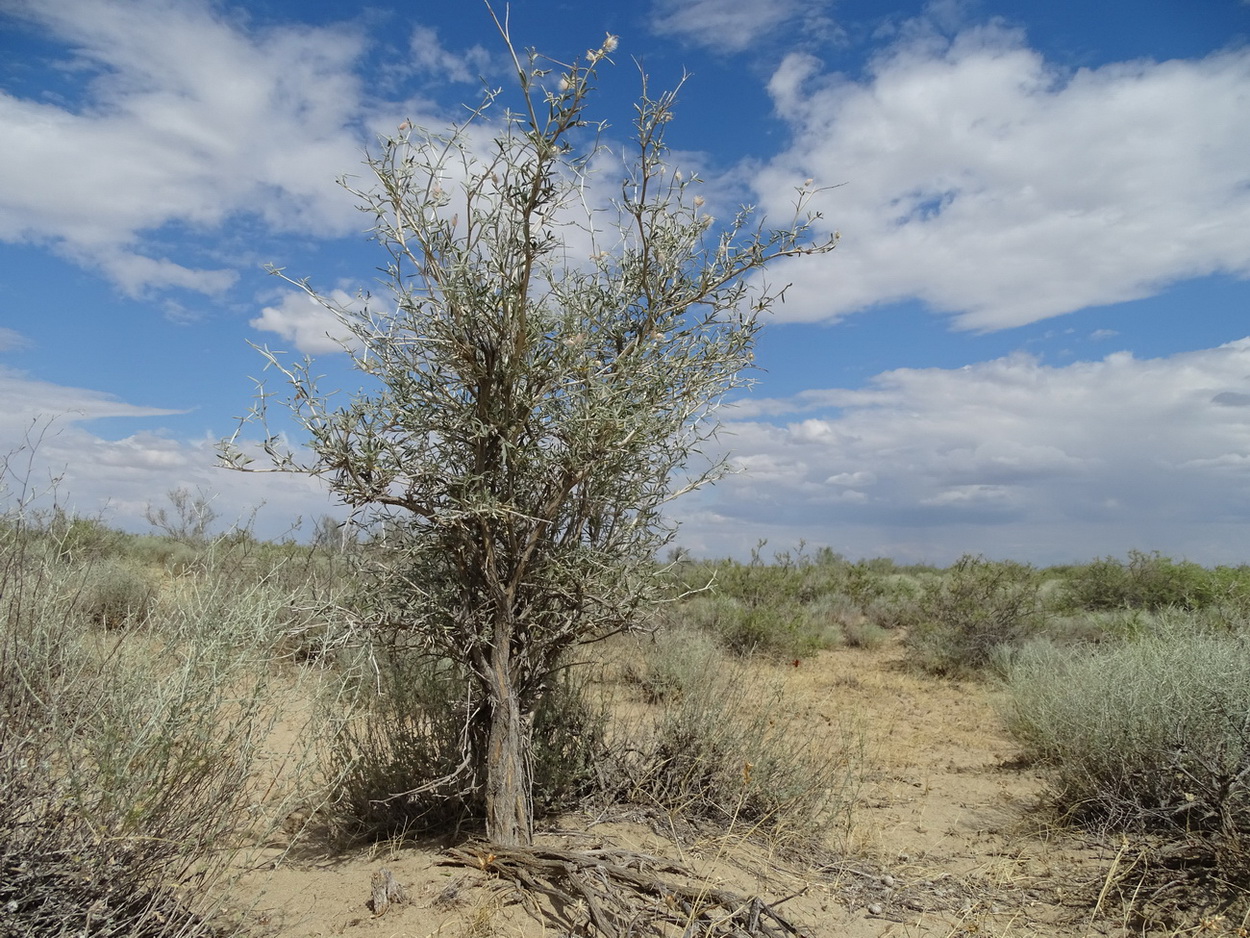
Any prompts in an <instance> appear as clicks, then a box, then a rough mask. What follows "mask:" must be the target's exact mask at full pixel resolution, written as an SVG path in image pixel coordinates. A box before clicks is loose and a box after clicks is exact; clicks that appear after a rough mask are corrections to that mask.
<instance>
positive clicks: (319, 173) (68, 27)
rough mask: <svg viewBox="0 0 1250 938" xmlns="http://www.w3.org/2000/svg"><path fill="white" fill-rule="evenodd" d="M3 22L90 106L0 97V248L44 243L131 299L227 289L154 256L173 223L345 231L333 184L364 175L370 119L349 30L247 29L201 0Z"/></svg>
mask: <svg viewBox="0 0 1250 938" xmlns="http://www.w3.org/2000/svg"><path fill="white" fill-rule="evenodd" d="M4 12H5V13H8V14H9V15H12V16H16V17H18V18H20V19H21V20H24V21H25V22H26V23H27V24H28V25H29V26H31V27H32V28H35V29H38V30H40V31H41V32H43V33H45V34H46V35H48V36H49V37H51V38H52V39H54V40H55V41H57V42H60V43H63V44H65V45H67V46H69V47H70V48H71V49H72V50H73V56H74V58H73V60H72V61H70V62H68V63H67V64H65V65H64V66H63V67H64V68H65V69H67V70H68V72H69V73H70V74H72V76H73V77H74V79H75V80H80V79H81V78H82V76H83V75H86V76H88V79H89V80H88V95H87V98H86V103H84V104H83V105H82V106H81V107H78V108H74V107H70V106H67V105H65V104H62V103H60V102H59V101H58V100H57V99H55V98H51V99H39V100H34V99H25V98H21V97H17V96H15V95H13V94H10V93H8V92H6V91H3V90H0V132H2V133H3V135H4V139H5V146H4V147H3V149H0V178H3V179H5V180H6V185H5V186H4V187H3V189H2V190H0V239H3V240H6V241H10V242H36V243H51V244H53V245H55V246H57V247H58V248H59V249H60V250H61V251H62V252H63V253H66V254H68V255H69V256H71V257H73V258H74V259H75V260H77V261H80V262H84V263H88V264H92V265H94V266H96V267H98V268H100V269H102V270H103V271H104V272H105V274H106V275H107V276H109V277H110V278H111V279H113V280H114V281H115V282H116V283H117V284H119V285H120V286H121V287H122V288H123V289H125V290H126V291H127V292H129V293H139V292H141V291H142V290H144V289H145V288H149V287H167V286H177V287H182V288H187V289H192V290H199V291H202V292H205V293H215V292H219V291H221V290H222V289H225V288H226V287H228V286H229V285H230V284H231V283H233V281H234V276H235V275H234V273H233V272H232V271H230V270H224V269H201V268H200V267H197V266H195V264H194V262H193V263H191V264H188V263H186V261H185V259H179V258H170V257H165V256H161V249H160V248H159V247H158V245H157V240H156V239H155V238H152V237H150V235H151V234H152V233H154V232H156V231H157V230H158V229H160V228H161V227H162V226H165V225H169V224H178V225H181V226H185V227H186V228H187V229H189V230H191V231H194V230H196V229H203V230H207V229H215V228H219V227H220V226H222V225H223V224H225V223H226V222H227V221H228V220H229V219H230V218H231V217H232V216H236V215H238V214H241V213H246V214H250V215H254V216H256V217H259V218H260V219H261V220H262V221H263V222H264V223H265V224H266V225H268V226H270V228H271V229H274V230H279V231H299V232H301V233H310V234H315V235H332V234H341V233H344V232H347V231H350V230H351V226H352V225H353V223H354V222H355V215H356V213H355V211H354V209H353V207H352V204H351V199H350V198H349V197H347V196H346V195H345V194H344V193H342V192H341V191H340V190H339V189H338V187H337V186H336V185H335V182H334V181H335V179H336V178H337V177H338V176H339V175H341V174H342V173H343V172H345V171H347V170H349V169H350V168H351V167H353V166H356V165H358V164H359V162H360V148H361V142H362V140H364V139H365V136H366V135H365V134H364V132H363V128H362V126H361V119H362V114H366V113H367V111H368V108H367V107H366V105H365V102H364V100H363V98H362V91H361V87H360V81H359V79H358V77H356V76H355V75H354V73H353V70H352V69H353V65H354V63H355V62H356V60H357V58H358V57H359V56H360V55H361V53H362V51H363V49H364V40H363V38H362V36H361V35H360V34H358V33H357V32H356V31H355V30H353V29H352V28H351V27H350V26H344V25H342V24H338V25H335V26H332V27H323V28H312V27H306V26H288V27H272V28H267V29H264V30H258V31H255V32H252V33H248V32H245V31H244V30H243V29H242V28H241V27H240V25H239V24H238V23H237V22H233V21H229V20H227V19H225V18H224V17H223V16H222V15H221V14H219V13H217V12H216V11H215V9H214V8H213V7H211V6H210V5H208V4H207V3H201V2H194V0H193V2H179V3H174V2H169V0H116V2H110V3H96V2H93V0H60V2H57V3H51V4H49V3H38V2H35V0H11V2H9V3H6V4H5V7H4Z"/></svg>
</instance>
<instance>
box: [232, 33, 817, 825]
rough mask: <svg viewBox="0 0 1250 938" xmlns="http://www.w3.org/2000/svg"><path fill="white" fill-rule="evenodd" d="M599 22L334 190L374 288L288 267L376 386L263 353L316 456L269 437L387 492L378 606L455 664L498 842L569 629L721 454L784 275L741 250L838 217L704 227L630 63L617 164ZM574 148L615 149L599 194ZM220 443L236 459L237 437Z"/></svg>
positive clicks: (351, 492) (663, 114)
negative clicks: (721, 419) (581, 41)
mask: <svg viewBox="0 0 1250 938" xmlns="http://www.w3.org/2000/svg"><path fill="white" fill-rule="evenodd" d="M501 32H502V33H503V35H504V39H505V41H506V44H507V47H508V49H509V51H510V52H511V51H512V49H513V46H512V43H511V41H510V40H508V37H507V30H506V28H505V27H503V26H502V25H501ZM615 47H616V39H615V37H611V36H609V37H608V38H607V40H605V42H604V43H603V44H602V45H601V46H600V47H599V48H598V49H595V50H591V51H590V52H588V53H586V56H585V58H584V59H583V60H581V61H578V62H575V63H571V64H564V63H558V62H554V61H550V60H546V59H543V58H542V57H540V56H539V55H537V54H536V53H533V52H531V53H528V54H526V55H519V54H517V53H515V52H513V61H514V62H515V65H516V74H517V79H518V83H519V90H520V96H519V103H520V107H519V108H518V109H517V110H516V111H505V112H504V113H503V114H501V115H499V117H498V118H497V119H495V120H494V121H493V122H492V121H491V116H492V115H493V114H495V112H496V111H497V110H498V109H499V105H500V104H501V102H502V95H501V94H500V93H498V92H496V93H492V94H490V95H488V96H487V98H486V100H485V101H484V102H483V104H482V105H481V107H479V108H478V109H477V110H476V111H475V112H473V114H472V116H471V118H470V119H469V120H468V121H467V122H466V123H464V124H462V125H460V126H457V127H453V128H452V129H451V130H450V131H449V132H447V133H435V132H430V131H427V130H424V129H420V128H412V127H409V126H408V125H407V124H405V125H404V126H402V127H401V129H400V131H399V133H397V134H396V135H394V136H390V137H387V138H386V139H384V140H382V141H381V148H380V150H379V151H378V152H376V153H374V154H372V155H371V156H370V157H369V159H368V166H369V170H370V174H371V177H372V178H371V180H370V184H369V185H366V186H361V187H349V188H351V191H352V192H353V193H354V194H355V196H356V197H357V198H358V199H359V200H360V203H361V207H362V209H363V210H364V211H365V212H366V213H368V214H369V216H370V217H371V218H372V220H373V223H374V227H373V233H374V238H375V239H376V241H377V242H378V243H379V244H380V245H381V246H382V248H383V249H384V251H385V253H386V256H387V261H386V265H385V275H386V276H385V284H386V290H385V293H384V294H383V295H382V296H379V297H374V296H371V295H365V296H362V297H361V302H360V304H359V306H357V307H354V308H352V309H347V308H344V307H342V306H340V305H337V304H335V303H334V302H333V301H331V300H328V299H326V298H325V297H322V296H320V295H318V294H317V293H316V292H315V291H313V290H312V288H311V287H309V286H308V285H307V284H306V283H301V284H300V285H301V286H302V287H304V289H306V290H308V292H309V293H310V294H311V295H312V296H314V298H316V299H318V300H319V301H320V302H322V303H323V304H324V305H326V306H327V307H328V308H329V309H331V310H332V311H333V312H334V313H335V315H336V316H337V317H338V319H339V321H340V322H341V323H342V325H343V326H344V327H345V329H346V330H347V332H348V333H350V339H348V340H347V341H346V342H345V348H346V349H348V350H349V351H350V353H351V354H352V357H353V360H354V363H355V365H356V367H357V368H358V369H359V371H360V372H361V373H362V375H363V376H365V379H366V380H367V381H368V387H366V388H364V389H362V390H361V391H360V392H359V393H358V394H356V395H354V396H353V397H352V398H351V400H350V401H347V402H345V403H343V404H341V405H337V406H336V405H335V404H334V402H332V401H331V399H330V398H329V397H328V396H327V395H326V394H324V393H323V392H322V391H321V390H320V389H319V388H318V386H317V382H316V379H315V376H314V373H313V371H312V369H311V365H310V363H309V362H307V361H305V362H304V363H303V364H294V363H290V362H289V361H287V360H286V359H284V358H283V357H281V356H279V355H278V354H276V353H272V352H269V351H268V350H265V351H264V354H265V355H266V357H267V359H268V361H269V363H270V365H272V366H274V367H276V368H278V369H279V370H280V371H281V373H282V374H283V375H284V376H285V378H286V379H287V380H288V381H289V383H290V386H291V389H292V394H291V396H290V398H289V399H288V400H287V402H286V403H287V406H288V407H289V409H290V412H291V414H293V416H294V418H295V420H296V422H297V423H298V424H299V426H300V427H302V429H303V430H304V431H305V432H306V433H307V434H308V437H309V439H310V446H311V450H312V456H311V458H307V459H303V458H301V457H300V456H299V455H298V454H297V453H295V452H294V451H291V450H287V449H283V448H282V445H281V441H280V439H279V438H278V436H277V435H276V434H272V433H270V434H269V435H268V436H267V437H266V440H265V443H264V445H263V448H264V449H265V450H266V452H267V453H268V455H269V457H270V458H271V460H272V461H273V464H274V465H276V467H277V468H279V469H282V470H291V471H304V472H311V473H316V474H319V475H321V476H322V477H323V478H325V479H326V480H327V481H328V482H329V484H330V486H331V488H332V489H333V490H334V492H335V493H336V494H337V495H338V496H339V497H340V498H341V499H342V500H343V502H344V503H345V504H347V505H349V506H351V507H352V508H353V509H355V510H358V511H362V512H367V511H369V510H373V511H380V512H383V513H388V514H389V516H390V524H389V526H388V529H387V540H386V542H385V545H384V549H381V550H374V551H373V552H372V556H374V557H378V556H381V558H382V559H381V562H380V563H378V564H377V566H376V567H375V569H374V570H373V574H374V576H373V579H372V581H371V585H370V594H371V596H372V598H373V600H374V607H373V610H372V613H371V615H372V616H373V617H374V620H375V621H380V622H381V623H382V624H383V627H384V628H385V629H388V630H391V631H394V632H402V633H404V634H405V635H407V636H409V637H410V640H412V641H414V642H415V643H416V644H418V645H419V646H421V647H422V648H423V649H424V650H425V651H427V652H430V653H433V654H434V655H436V656H439V657H443V658H445V659H447V660H450V661H453V662H455V663H456V664H457V667H458V670H457V674H458V675H460V678H461V681H462V684H461V686H460V687H459V689H458V691H457V692H456V694H455V695H454V696H455V698H456V699H457V700H459V701H460V702H461V703H460V704H458V705H457V706H460V707H462V708H463V709H464V715H465V722H464V724H463V726H464V729H463V734H462V745H463V748H464V752H463V758H462V759H461V760H460V761H459V762H458V764H457V765H456V766H455V767H453V769H451V770H450V772H451V773H452V775H454V779H453V778H451V777H448V778H444V779H442V780H441V781H440V782H439V783H438V784H440V785H448V784H452V787H454V788H456V789H458V790H459V789H463V790H466V791H469V792H473V793H475V794H476V795H478V796H479V797H483V798H484V802H485V811H486V824H487V832H488V835H489V836H490V837H491V838H492V839H493V840H494V841H496V842H498V843H503V844H518V843H527V842H529V840H530V839H531V836H532V823H533V806H532V793H531V778H532V775H531V771H532V770H531V760H530V749H531V739H532V732H533V714H534V713H535V712H536V711H537V710H538V708H539V706H540V704H541V702H542V700H543V698H544V696H545V695H546V694H547V693H548V692H549V690H550V688H551V687H552V686H553V676H554V673H555V671H556V669H557V668H558V667H559V666H560V663H561V661H562V660H563V658H564V656H565V653H566V652H567V651H568V650H569V648H570V647H571V646H573V645H576V644H578V643H585V642H591V641H596V640H599V639H602V638H604V637H606V636H608V635H611V634H613V633H616V632H620V631H624V630H629V629H631V628H633V627H635V626H636V625H637V624H638V623H639V613H640V611H641V610H643V609H644V608H646V606H647V605H648V604H649V603H650V602H651V601H652V600H653V599H654V598H655V597H656V596H657V595H659V590H660V586H661V584H659V583H658V582H657V574H658V572H659V569H660V567H659V565H658V564H657V563H656V560H655V558H656V557H657V556H658V555H659V553H660V551H661V550H662V548H663V547H664V546H665V544H666V543H667V542H668V541H669V539H670V537H671V528H670V527H669V525H668V524H667V523H666V522H665V521H664V519H663V518H662V516H661V510H662V508H663V506H664V505H665V504H666V503H667V502H669V501H670V500H671V499H672V498H674V497H676V496H678V495H680V494H681V493H683V492H687V491H690V490H691V489H694V488H697V487H699V486H701V485H704V484H706V483H709V482H712V481H714V480H715V479H717V478H718V477H719V476H721V475H722V474H723V472H724V471H725V468H726V467H725V464H724V463H723V462H722V461H719V460H716V459H711V460H704V459H703V453H702V450H701V447H702V445H703V444H704V443H706V442H707V441H708V440H709V438H710V437H711V436H712V434H713V433H714V431H715V428H716V423H715V420H714V419H713V411H714V409H715V406H716V404H717V403H718V402H719V401H720V400H721V399H722V397H723V396H724V395H725V394H726V393H727V392H729V391H731V390H733V389H735V388H740V387H742V386H743V385H744V384H745V379H744V377H743V372H744V369H745V368H747V367H748V366H749V365H750V363H751V359H752V344H753V338H754V336H755V334H756V330H757V329H758V327H759V315H760V314H761V313H762V312H764V311H766V310H767V309H768V308H769V307H770V306H772V305H773V304H774V303H775V302H776V301H777V300H778V299H779V298H780V296H781V290H780V289H775V288H770V287H768V286H766V285H764V284H763V283H762V282H761V281H759V280H758V278H750V277H749V276H748V275H751V274H754V273H756V272H758V271H760V270H761V268H763V267H764V266H765V265H767V264H768V263H769V262H770V261H772V260H773V259H776V258H779V257H786V256H795V255H803V254H816V253H821V252H825V251H828V250H830V249H832V247H833V246H834V243H835V240H836V239H829V240H826V241H820V242H814V241H813V240H812V239H811V237H810V235H811V229H810V225H811V222H812V220H813V218H814V217H815V216H813V215H811V214H809V209H808V201H809V199H810V197H811V195H812V190H811V188H810V187H804V188H803V189H801V190H800V192H799V193H798V197H797V199H796V203H795V216H794V218H793V219H792V220H791V221H790V222H789V223H788V224H787V225H786V226H785V227H781V228H778V229H772V228H768V227H766V226H765V224H764V223H763V222H762V221H760V220H758V219H757V218H756V217H755V216H754V214H753V212H752V211H751V210H750V209H743V210H742V211H740V212H739V213H738V214H737V216H736V217H735V218H733V219H731V220H729V221H728V223H727V224H723V225H718V223H717V221H716V220H715V219H714V218H713V217H712V216H711V215H710V214H708V212H707V211H706V210H705V208H704V200H703V198H702V197H701V196H699V195H696V189H697V186H698V182H699V180H698V179H697V178H696V177H695V176H694V175H692V174H688V175H683V173H682V172H680V171H679V168H678V167H676V166H674V165H672V163H671V162H670V155H669V152H668V150H667V148H666V146H665V131H666V129H667V126H668V123H669V121H670V120H671V119H672V117H673V114H674V105H675V100H676V99H675V95H674V93H672V92H665V93H663V94H660V95H658V96H653V95H652V94H651V93H650V91H649V89H648V88H647V85H646V83H645V80H644V85H643V93H642V96H641V100H640V101H639V103H638V104H637V106H636V120H635V122H634V127H633V131H634V140H633V143H632V144H631V148H630V149H628V150H627V152H626V153H625V155H624V159H623V161H622V163H621V164H619V165H614V164H613V163H612V161H613V160H614V159H615V157H614V156H613V155H611V154H610V153H609V152H608V151H607V149H606V148H603V147H601V146H600V131H601V130H602V125H597V124H594V123H592V122H591V120H590V119H589V117H588V115H587V112H586V108H587V104H588V101H589V98H590V95H591V91H592V89H593V85H594V82H595V80H596V76H597V73H598V70H599V68H600V66H601V65H602V64H603V63H605V62H606V61H608V56H609V55H610V53H611V52H612V51H613V49H615ZM488 138H490V139H489V140H488ZM592 164H599V165H610V166H611V167H612V172H613V173H615V172H617V171H619V172H621V174H622V176H621V177H620V178H623V183H622V184H621V186H620V189H619V192H618V194H617V196H616V198H614V199H607V198H606V197H604V196H603V195H602V192H601V189H599V188H597V187H596V185H595V184H594V179H595V178H596V177H594V176H592V172H591V171H592ZM605 172H606V171H605ZM597 178H602V175H601V176H599V177H597ZM269 399H270V393H269V392H262V394H261V396H260V399H259V403H258V405H257V407H256V409H255V411H254V417H255V418H256V419H257V420H259V421H260V422H261V423H264V420H265V405H266V403H267V402H268V401H269ZM266 426H267V425H266ZM223 453H224V456H225V457H226V459H227V461H228V462H230V463H231V464H232V465H234V466H236V467H238V468H247V465H248V462H249V457H248V456H247V455H246V454H245V453H244V452H243V450H242V448H241V447H240V446H237V445H235V443H234V442H233V441H231V442H229V443H227V444H225V446H224V449H223ZM453 783H454V784H453Z"/></svg>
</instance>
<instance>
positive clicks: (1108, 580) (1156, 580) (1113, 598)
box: [1066, 551, 1241, 611]
mask: <svg viewBox="0 0 1250 938" xmlns="http://www.w3.org/2000/svg"><path fill="white" fill-rule="evenodd" d="M1066 579H1067V600H1068V603H1069V604H1070V605H1071V606H1073V607H1075V608H1078V609H1087V610H1092V611H1097V610H1104V609H1123V608H1129V609H1148V610H1158V609H1168V608H1177V609H1202V608H1205V607H1208V606H1211V605H1212V604H1214V603H1215V602H1217V601H1218V600H1219V599H1221V598H1222V597H1223V596H1226V595H1227V594H1228V592H1229V590H1230V587H1232V586H1234V585H1236V584H1237V583H1240V582H1241V581H1240V579H1239V578H1237V577H1233V576H1230V575H1229V574H1228V573H1224V574H1222V575H1221V574H1218V573H1216V572H1215V571H1212V570H1207V569H1205V568H1204V567H1201V566H1199V565H1198V564H1196V563H1191V562H1189V561H1182V562H1179V563H1178V562H1176V561H1174V560H1172V559H1171V558H1170V557H1164V556H1162V555H1161V554H1160V553H1159V552H1158V551H1155V552H1153V553H1144V552H1142V551H1131V552H1130V553H1129V557H1128V562H1127V563H1125V562H1123V561H1120V560H1117V559H1115V558H1113V557H1105V558H1101V559H1098V560H1094V561H1092V562H1091V563H1088V564H1085V565H1084V566H1080V567H1075V568H1072V569H1071V570H1069V571H1068V573H1067V577H1066Z"/></svg>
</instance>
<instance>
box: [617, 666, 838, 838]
mask: <svg viewBox="0 0 1250 938" xmlns="http://www.w3.org/2000/svg"><path fill="white" fill-rule="evenodd" d="M720 654H721V653H720V652H718V651H717V650H715V649H711V650H709V651H708V657H707V658H706V659H705V662H704V665H703V666H702V667H696V668H694V669H692V672H691V675H690V678H689V680H687V681H686V682H685V684H684V687H683V692H682V693H681V694H674V695H670V696H667V697H665V698H663V699H662V700H661V701H660V707H659V710H658V713H656V714H655V716H654V718H653V720H652V721H651V722H650V723H647V724H645V725H641V726H640V725H638V724H636V723H627V724H625V725H624V726H621V727H618V728H617V731H616V735H615V736H614V738H613V741H612V744H611V745H610V747H609V753H610V757H609V758H610V763H609V764H610V771H609V774H610V775H611V777H613V778H616V779H618V780H619V785H620V788H619V789H618V791H617V792H616V795H617V797H618V798H621V799H624V800H627V801H629V802H632V803H636V804H641V805H645V806H648V807H650V808H652V809H655V810H659V811H661V812H663V814H664V815H666V816H667V817H668V818H669V820H670V821H672V822H675V823H678V822H685V823H687V824H690V825H693V826H694V827H695V828H696V829H697V828H699V827H700V826H707V827H709V828H711V829H712V830H714V831H717V832H722V833H723V832H726V831H729V832H733V833H737V834H740V835H743V836H752V837H759V838H764V839H767V840H768V841H769V842H771V843H773V844H774V845H775V846H778V847H781V848H783V849H801V848H806V847H811V846H813V845H815V844H818V843H820V842H821V841H822V840H823V838H824V837H825V836H827V835H828V834H829V833H830V832H831V831H832V830H834V829H836V828H837V827H838V826H839V825H840V824H843V823H845V822H846V821H847V819H848V817H849V811H850V808H851V805H852V803H853V801H854V790H855V786H856V784H857V781H858V773H859V769H860V765H861V760H860V756H861V751H860V748H859V747H858V745H857V744H855V743H853V742H848V741H845V740H843V741H840V742H839V743H838V744H837V745H836V747H835V748H833V749H832V750H830V749H828V748H824V747H817V746H813V745H812V738H811V734H810V732H809V731H808V730H807V729H806V728H805V727H803V726H802V725H801V724H800V723H799V722H798V720H797V718H793V717H790V716H787V713H788V711H787V709H786V703H785V698H784V694H783V691H782V688H781V686H780V684H779V683H770V682H767V681H762V680H760V679H759V678H758V677H757V676H754V675H753V673H751V672H748V671H746V670H745V669H744V668H743V667H742V666H741V665H734V664H732V663H728V664H727V663H726V662H725V661H724V659H723V658H722V657H719V656H720ZM756 673H758V672H756Z"/></svg>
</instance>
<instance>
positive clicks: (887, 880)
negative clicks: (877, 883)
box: [881, 873, 894, 886]
mask: <svg viewBox="0 0 1250 938" xmlns="http://www.w3.org/2000/svg"><path fill="white" fill-rule="evenodd" d="M881 883H882V885H885V886H893V885H894V877H893V876H890V875H889V874H888V873H887V874H886V875H885V876H882V877H881Z"/></svg>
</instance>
